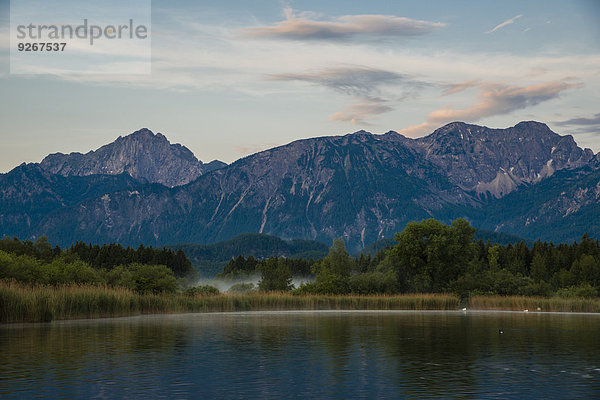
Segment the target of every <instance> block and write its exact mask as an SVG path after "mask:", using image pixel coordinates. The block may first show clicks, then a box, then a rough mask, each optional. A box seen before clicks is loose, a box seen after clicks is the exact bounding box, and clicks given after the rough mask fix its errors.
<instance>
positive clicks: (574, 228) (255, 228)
mask: <svg viewBox="0 0 600 400" xmlns="http://www.w3.org/2000/svg"><path fill="white" fill-rule="evenodd" d="M430 217H433V218H438V219H441V220H444V221H449V220H450V219H454V218H457V217H464V218H466V219H468V220H469V221H471V222H472V223H473V225H475V226H477V227H479V228H482V229H486V230H490V231H501V232H505V233H508V234H516V235H519V236H521V237H524V238H528V239H537V238H541V239H544V240H554V241H571V240H576V239H578V238H580V237H581V235H582V234H583V233H584V232H588V233H589V234H590V235H592V236H596V237H598V236H600V224H598V223H597V221H598V217H600V154H594V153H593V152H592V151H591V150H590V149H582V148H580V147H579V146H577V144H576V143H575V141H574V139H573V137H572V136H569V135H566V136H562V135H559V134H556V133H554V132H552V131H551V130H550V129H549V128H548V126H546V125H545V124H543V123H539V122H533V121H529V122H520V123H518V124H517V125H515V126H514V127H510V128H507V129H490V128H487V127H482V126H477V125H470V124H465V123H462V122H454V123H451V124H448V125H446V126H444V127H441V128H439V129H437V130H436V131H434V132H433V133H432V134H430V135H428V136H426V137H423V138H419V139H410V138H407V137H404V136H402V135H400V134H398V133H396V132H394V131H390V132H387V133H385V134H382V135H374V134H371V133H369V132H365V131H358V132H355V133H351V134H347V135H344V136H327V137H318V138H311V139H303V140H298V141H295V142H292V143H290V144H287V145H285V146H280V147H275V148H272V149H269V150H265V151H262V152H259V153H256V154H253V155H251V156H248V157H244V158H242V159H239V160H237V161H235V162H234V163H232V164H230V165H226V164H224V163H222V162H219V161H213V162H211V163H208V164H204V163H202V162H201V161H199V160H198V159H197V158H196V157H195V156H194V155H193V153H192V152H191V151H190V150H188V149H187V148H186V147H184V146H181V145H178V144H171V143H169V141H168V140H167V139H166V137H165V136H163V135H162V134H160V133H157V134H154V133H152V132H151V131H150V130H148V129H142V130H139V131H137V132H134V133H132V134H130V135H128V136H125V137H119V138H118V139H117V140H116V141H115V142H113V143H110V144H107V145H105V146H103V147H101V148H99V149H98V150H95V151H90V152H88V153H86V154H81V153H71V154H68V155H67V154H60V153H58V154H51V155H49V156H47V157H46V158H44V160H42V162H41V163H39V164H22V165H20V166H18V167H16V168H15V169H13V170H12V171H10V172H8V173H6V174H2V175H0V236H3V235H16V236H18V237H20V238H34V237H37V236H41V235H46V236H48V237H49V238H50V240H51V241H53V242H55V243H58V244H63V245H65V244H70V243H72V242H73V241H77V240H83V241H89V242H98V243H104V242H113V241H118V242H121V243H122V244H126V245H137V244H139V243H144V244H146V245H169V244H175V243H214V242H217V241H223V240H227V239H230V238H232V237H234V236H236V235H239V234H242V233H248V232H256V233H263V234H270V235H276V236H279V237H281V238H284V239H291V238H302V239H313V240H318V241H321V242H324V243H331V240H332V239H333V238H335V237H340V236H341V237H343V238H344V239H345V240H346V242H347V244H348V246H349V248H350V249H351V250H356V249H359V248H361V247H364V246H366V245H368V244H369V243H371V242H374V241H376V240H379V239H382V238H385V237H391V236H393V234H394V233H395V232H397V231H400V230H402V229H403V227H404V226H405V225H406V223H407V222H409V221H413V220H420V219H423V218H430Z"/></svg>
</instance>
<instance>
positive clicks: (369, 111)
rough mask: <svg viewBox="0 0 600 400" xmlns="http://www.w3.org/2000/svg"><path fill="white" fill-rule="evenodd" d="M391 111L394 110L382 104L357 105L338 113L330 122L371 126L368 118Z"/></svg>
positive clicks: (367, 103) (332, 116)
mask: <svg viewBox="0 0 600 400" xmlns="http://www.w3.org/2000/svg"><path fill="white" fill-rule="evenodd" d="M389 111H393V108H392V107H390V106H387V105H385V104H383V103H381V102H380V103H378V102H366V103H356V104H351V105H350V106H348V107H346V109H345V110H344V111H338V112H336V113H334V114H332V115H330V116H329V120H330V121H342V122H350V123H352V124H355V125H367V126H368V125H371V124H370V123H369V122H368V121H367V118H369V117H372V116H373V115H378V114H383V113H386V112H389Z"/></svg>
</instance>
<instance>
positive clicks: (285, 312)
mask: <svg viewBox="0 0 600 400" xmlns="http://www.w3.org/2000/svg"><path fill="white" fill-rule="evenodd" d="M412 313H423V314H456V315H469V314H471V315H473V314H474V315H494V314H507V315H510V314H515V315H517V314H518V315H531V316H540V315H562V316H567V315H568V316H590V317H595V318H600V312H577V311H533V312H523V311H513V310H468V311H466V312H465V311H462V310H256V311H207V312H174V313H155V314H135V315H123V316H114V317H97V318H73V319H58V320H53V321H49V322H40V321H38V322H8V323H6V322H3V323H0V329H6V328H9V329H10V328H15V329H18V328H21V327H28V326H40V325H44V326H46V325H48V324H52V325H69V324H85V323H92V322H99V323H110V322H125V321H131V320H136V319H139V320H151V319H163V318H165V317H173V318H182V317H186V316H187V317H190V316H218V317H225V316H231V317H235V316H256V317H260V316H285V315H308V314H311V315H340V314H357V315H360V314H389V315H393V314H412Z"/></svg>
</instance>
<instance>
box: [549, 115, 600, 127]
mask: <svg viewBox="0 0 600 400" xmlns="http://www.w3.org/2000/svg"><path fill="white" fill-rule="evenodd" d="M555 123H556V125H559V126H572V125H580V126H592V125H599V126H600V113H598V114H595V115H594V116H593V117H591V118H586V117H577V118H571V119H568V120H566V121H559V122H555Z"/></svg>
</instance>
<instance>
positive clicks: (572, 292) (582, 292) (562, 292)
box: [556, 283, 598, 298]
mask: <svg viewBox="0 0 600 400" xmlns="http://www.w3.org/2000/svg"><path fill="white" fill-rule="evenodd" d="M556 295H557V296H558V297H563V298H573V297H586V298H591V297H597V296H598V290H597V289H596V288H594V287H593V286H592V285H590V284H589V283H584V284H582V285H579V286H570V287H568V288H562V289H559V290H558V291H557V292H556Z"/></svg>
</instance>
